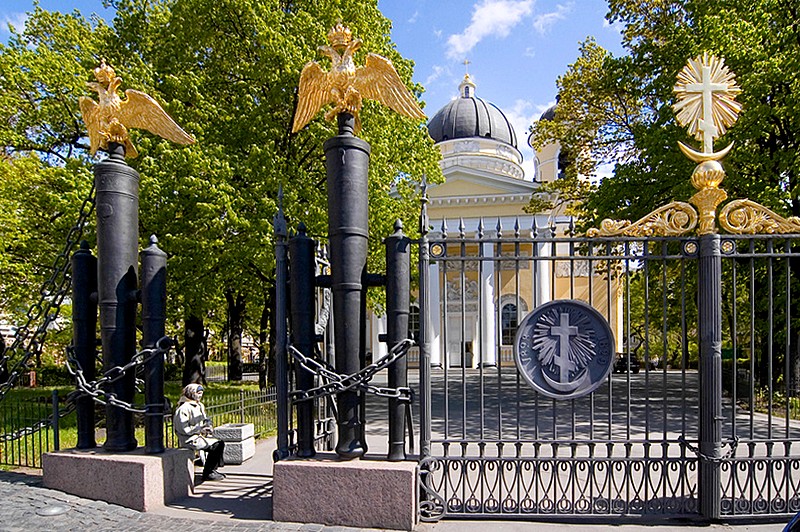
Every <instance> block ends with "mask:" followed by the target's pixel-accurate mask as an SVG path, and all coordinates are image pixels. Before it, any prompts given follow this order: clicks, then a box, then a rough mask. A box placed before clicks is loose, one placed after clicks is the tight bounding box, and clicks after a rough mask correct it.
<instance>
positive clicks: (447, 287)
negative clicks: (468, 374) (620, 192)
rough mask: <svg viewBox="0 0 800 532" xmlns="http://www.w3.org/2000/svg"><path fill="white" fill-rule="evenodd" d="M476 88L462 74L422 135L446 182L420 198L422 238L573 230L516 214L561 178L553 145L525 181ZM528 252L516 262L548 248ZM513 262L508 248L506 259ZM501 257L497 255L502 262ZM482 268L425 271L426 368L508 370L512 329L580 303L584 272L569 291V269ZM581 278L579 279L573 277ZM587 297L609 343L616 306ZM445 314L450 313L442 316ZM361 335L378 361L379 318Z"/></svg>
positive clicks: (494, 264) (565, 222)
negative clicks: (426, 227)
mask: <svg viewBox="0 0 800 532" xmlns="http://www.w3.org/2000/svg"><path fill="white" fill-rule="evenodd" d="M475 88H476V86H475V83H474V82H473V81H472V78H471V77H470V76H469V74H467V75H465V76H464V79H463V81H462V82H461V84H460V85H459V96H458V97H457V98H455V99H453V100H451V101H450V102H449V103H448V104H447V105H445V106H444V107H442V108H441V109H440V110H439V111H438V112H437V113H436V114H435V115H434V116H433V118H432V119H431V120H430V122H429V123H428V132H429V134H430V136H431V137H432V138H433V140H434V141H435V143H436V146H437V147H438V148H439V150H440V151H441V154H442V158H441V161H440V163H439V164H440V166H441V168H442V173H443V174H444V178H445V182H444V183H442V184H438V185H432V186H430V187H429V189H428V196H429V199H430V201H429V203H428V214H429V217H430V223H431V226H432V227H433V231H432V233H431V234H430V236H431V237H432V238H437V237H440V236H441V235H442V232H443V231H446V233H447V236H448V237H452V238H453V239H454V240H455V239H456V238H457V237H458V235H459V233H460V231H461V228H462V227H463V230H464V233H465V234H466V235H467V236H475V235H476V234H477V232H478V226H479V224H480V223H481V221H482V223H483V225H484V234H495V233H496V231H497V225H498V222H499V224H500V227H501V228H502V231H503V235H504V236H511V235H513V234H514V228H515V226H517V225H518V226H519V227H520V230H521V232H522V233H525V232H527V233H528V234H529V233H530V231H531V229H532V228H534V227H536V228H539V229H540V230H541V231H545V230H548V228H550V227H551V226H555V227H556V228H557V230H558V232H559V233H563V232H564V231H566V229H567V228H568V227H569V224H570V221H571V220H570V218H569V217H568V216H565V215H563V214H562V215H559V214H558V213H554V212H550V211H548V212H542V213H537V214H528V213H526V212H525V211H524V210H523V208H524V207H525V206H527V205H528V204H529V202H530V199H531V195H532V194H534V193H535V192H536V191H537V188H538V187H539V186H540V183H542V182H547V181H553V180H555V179H557V178H558V177H559V172H560V170H561V169H560V168H559V153H560V148H559V145H558V144H552V145H549V146H546V147H545V148H544V149H542V150H541V151H539V152H538V153H537V154H536V157H537V161H535V163H536V164H535V171H534V174H535V175H533V176H526V175H525V172H524V171H523V168H522V154H521V153H520V151H519V149H518V148H517V135H516V132H515V131H514V127H513V126H512V125H511V122H510V121H509V120H508V118H507V117H506V116H505V114H504V113H503V111H501V110H500V109H499V108H498V107H497V106H495V105H494V104H492V103H491V102H488V101H486V100H484V99H482V98H479V97H478V96H476V94H475ZM554 112H555V108H554V107H553V108H550V109H548V110H547V111H546V112H545V113H544V114H543V115H542V119H549V118H552V115H553V113H554ZM462 224H463V225H462ZM471 247H472V248H474V249H467V253H468V254H473V255H475V256H476V257H477V256H478V255H479V254H481V255H482V256H483V257H492V256H494V254H496V253H497V246H496V245H495V244H490V243H484V244H481V247H482V249H481V250H478V249H477V247H478V246H477V244H473V245H471ZM527 247H528V249H522V250H521V252H522V254H523V255H527V256H531V255H532V254H534V253H535V255H536V256H538V257H543V256H550V255H549V254H552V246H551V245H550V244H537V249H536V250H533V249H532V246H531V245H528V246H527ZM514 252H515V251H514V246H513V244H511V245H510V246H509V250H508V254H509V255H512V254H513V253H514ZM506 253H507V252H506V245H504V246H503V248H502V251H501V254H502V255H506ZM556 254H559V253H558V250H557V251H556ZM481 262H482V266H481V267H480V268H477V267H475V266H473V267H472V268H467V269H468V270H470V271H468V272H466V275H464V276H462V275H460V274H459V272H447V273H444V272H441V271H440V268H439V265H438V264H437V263H436V262H434V263H432V264H431V266H430V268H431V271H430V279H431V314H432V316H433V320H432V323H431V327H432V338H431V340H432V342H431V343H432V345H431V363H432V365H434V366H442V365H444V364H448V365H449V366H450V367H460V366H466V367H478V366H479V365H483V366H494V365H496V364H498V363H501V364H503V365H506V364H514V358H513V346H512V344H513V341H514V335H515V333H516V328H517V324H518V323H519V322H520V321H521V320H522V318H523V317H524V316H525V315H526V314H527V313H528V311H529V310H532V309H533V308H535V307H536V306H538V305H540V304H542V303H544V302H546V301H550V300H552V299H561V298H567V297H575V298H578V299H583V300H586V299H587V298H586V297H585V296H586V295H587V294H586V293H587V292H588V290H589V288H588V287H589V286H590V284H588V283H586V278H587V277H588V275H587V274H588V272H583V275H582V277H583V282H581V280H580V279H578V280H577V282H576V281H575V280H573V282H572V286H571V287H570V279H569V276H570V275H572V276H573V278H574V277H576V274H575V271H574V267H570V262H569V261H557V260H555V259H553V260H543V261H538V262H537V267H536V268H534V269H533V270H535V271H532V268H531V267H530V261H520V265H521V268H520V269H517V268H516V266H515V262H514V261H500V260H494V261H492V260H483V261H481ZM573 264H574V263H573ZM565 267H566V268H565ZM570 270H571V271H570ZM580 276H581V274H580V272H579V273H578V275H577V277H580ZM462 278H463V279H464V281H465V282H464V285H465V286H464V287H462V286H461V283H462ZM598 284H601V283H598ZM576 287H577V293H576ZM495 291H498V292H499V293H495ZM462 292H464V293H463V294H462ZM581 292H583V293H581ZM595 292H596V294H595V295H594V297H593V301H594V303H595V305H596V306H597V307H598V308H608V309H610V312H608V314H611V318H612V319H611V321H612V328H613V329H615V333H616V332H617V331H616V329H617V327H616V326H615V325H617V324H616V323H614V322H617V321H621V320H616V319H615V318H616V315H618V311H619V304H618V302H616V301H612V302H611V304H608V301H607V300H608V296H606V295H604V293H603V294H601V293H598V291H597V290H595ZM437 295H438V297H437ZM533 297H535V298H536V301H533V300H532V298H533ZM598 298H601V299H602V301H601V300H599V299H598ZM413 300H414V295H412V308H411V316H410V320H409V321H410V328H411V329H412V332H414V331H415V330H417V329H418V327H419V306H418V305H417V304H416V303H414V302H413ZM462 301H463V302H464V305H463V307H462ZM445 304H447V306H448V311H447V312H442V310H443V309H442V306H443V305H445ZM518 304H519V305H518ZM436 317H438V318H439V319H437V318H436ZM445 321H446V322H445ZM619 325H621V323H620V324H619ZM369 327H370V329H371V330H370V331H368V335H367V338H368V339H369V340H368V348H367V349H368V351H371V352H372V354H373V358H374V359H377V358H379V357H381V356H383V355H384V354H385V353H386V345H385V344H384V343H382V342H379V341H378V335H379V334H380V333H383V332H385V328H386V323H385V318H384V317H380V316H376V315H372V317H371V319H370V323H369ZM443 329H444V330H443ZM615 336H617V338H619V337H620V336H621V335H619V334H615ZM498 344H499V345H498ZM409 364H410V365H411V366H412V367H413V366H415V365H417V364H418V353H417V350H416V349H413V350H412V352H411V353H409Z"/></svg>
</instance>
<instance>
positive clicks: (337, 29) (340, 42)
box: [328, 22, 353, 48]
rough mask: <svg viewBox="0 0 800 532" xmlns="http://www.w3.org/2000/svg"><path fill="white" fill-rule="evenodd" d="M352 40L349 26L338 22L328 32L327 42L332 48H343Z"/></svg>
mask: <svg viewBox="0 0 800 532" xmlns="http://www.w3.org/2000/svg"><path fill="white" fill-rule="evenodd" d="M352 40H353V34H352V32H351V31H350V28H348V27H347V26H345V25H344V24H342V23H341V22H338V23H337V24H336V26H334V27H333V28H332V29H331V31H329V32H328V42H329V43H331V46H333V47H334V48H344V47H346V46H347V45H348V44H350V42H351V41H352Z"/></svg>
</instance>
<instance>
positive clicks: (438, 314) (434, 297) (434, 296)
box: [420, 261, 445, 367]
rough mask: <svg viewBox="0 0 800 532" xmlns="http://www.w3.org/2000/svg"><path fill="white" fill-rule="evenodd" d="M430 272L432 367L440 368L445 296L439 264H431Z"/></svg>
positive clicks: (429, 324)
mask: <svg viewBox="0 0 800 532" xmlns="http://www.w3.org/2000/svg"><path fill="white" fill-rule="evenodd" d="M428 271H429V276H430V277H429V279H430V296H431V297H430V305H431V309H430V322H429V323H428V326H429V327H430V331H431V335H430V338H431V366H437V367H438V366H441V365H442V333H441V331H442V300H443V299H444V297H445V296H444V294H443V293H442V291H441V282H440V279H439V263H438V262H435V261H434V262H431V263H430V266H429V267H428ZM420 318H422V316H420Z"/></svg>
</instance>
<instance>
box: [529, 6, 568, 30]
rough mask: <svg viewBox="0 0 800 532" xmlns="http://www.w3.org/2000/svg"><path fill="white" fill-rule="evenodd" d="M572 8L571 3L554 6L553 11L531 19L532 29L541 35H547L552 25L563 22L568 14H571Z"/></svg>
mask: <svg viewBox="0 0 800 532" xmlns="http://www.w3.org/2000/svg"><path fill="white" fill-rule="evenodd" d="M572 7H573V4H572V2H570V3H568V4H564V5H562V4H559V5H558V6H556V10H555V11H553V12H550V13H543V14H541V15H537V16H536V18H534V19H533V29H535V30H536V31H537V32H538V33H539V34H542V35H543V34H545V33H547V31H548V30H549V29H550V28H551V27H552V26H553V24H555V23H556V22H558V21H559V20H563V19H564V18H566V16H567V15H568V14H569V13H571V12H572Z"/></svg>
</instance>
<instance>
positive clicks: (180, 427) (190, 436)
mask: <svg viewBox="0 0 800 532" xmlns="http://www.w3.org/2000/svg"><path fill="white" fill-rule="evenodd" d="M202 400H203V387H202V386H201V385H199V384H188V385H186V387H185V388H184V389H183V393H182V395H181V398H180V401H178V403H179V405H178V408H177V409H175V416H174V417H173V420H172V426H173V428H174V430H175V434H177V435H178V443H179V445H180V446H181V447H183V448H186V449H193V450H195V451H205V452H206V461H205V465H204V466H203V480H222V479H223V478H225V475H224V474H222V473H220V472H218V471H217V467H220V466H221V465H223V464H222V452H223V450H224V449H225V442H224V441H221V440H218V439H217V438H214V437H212V434H213V433H214V429H213V427H212V426H211V419H209V417H208V416H207V415H206V409H205V407H204V406H203V403H202V402H201V401H202Z"/></svg>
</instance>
